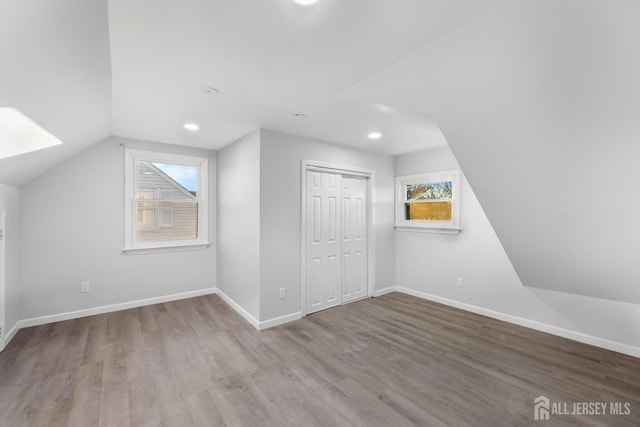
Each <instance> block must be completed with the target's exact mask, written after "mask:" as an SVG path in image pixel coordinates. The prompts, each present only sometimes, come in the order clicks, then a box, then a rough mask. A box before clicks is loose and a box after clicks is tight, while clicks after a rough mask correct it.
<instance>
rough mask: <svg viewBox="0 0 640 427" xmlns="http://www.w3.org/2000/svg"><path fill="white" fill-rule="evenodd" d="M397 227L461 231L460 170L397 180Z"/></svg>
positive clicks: (445, 231) (403, 177)
mask: <svg viewBox="0 0 640 427" xmlns="http://www.w3.org/2000/svg"><path fill="white" fill-rule="evenodd" d="M395 205H396V228H398V229H401V230H416V231H432V232H442V233H457V232H458V231H460V170H458V169H455V170H448V171H441V172H433V173H423V174H418V175H409V176H399V177H397V178H396V203H395Z"/></svg>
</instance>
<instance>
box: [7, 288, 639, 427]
mask: <svg viewBox="0 0 640 427" xmlns="http://www.w3.org/2000/svg"><path fill="white" fill-rule="evenodd" d="M538 395H545V396H547V397H548V398H550V399H551V400H552V401H564V402H568V404H569V405H571V404H572V402H580V401H587V402H590V401H604V402H618V401H621V402H629V403H630V404H631V411H632V413H631V414H630V415H628V416H625V417H621V416H609V417H605V416H590V417H586V416H557V415H556V416H554V415H552V416H551V419H550V421H547V422H545V423H544V425H588V426H596V425H621V426H638V425H640V359H636V358H633V357H629V356H625V355H621V354H618V353H613V352H610V351H606V350H602V349H598V348H595V347H591V346H588V345H584V344H580V343H576V342H573V341H568V340H565V339H562V338H559V337H554V336H551V335H547V334H544V333H540V332H536V331H532V330H529V329H525V328H521V327H518V326H514V325H511V324H507V323H503V322H499V321H496V320H493V319H489V318H486V317H482V316H478V315H474V314H470V313H467V312H463V311H460V310H456V309H453V308H450V307H447V306H443V305H440V304H436V303H432V302H428V301H424V300H421V299H417V298H414V297H410V296H407V295H403V294H398V293H393V294H389V295H385V296H383V297H379V298H374V299H369V300H363V301H359V302H356V303H353V304H349V305H347V306H343V307H339V308H336V309H332V310H328V311H324V312H320V313H316V314H314V315H311V316H308V317H307V318H306V319H303V320H300V321H297V322H293V323H290V324H287V325H283V326H280V327H277V328H272V329H268V330H266V331H262V332H259V331H256V330H255V329H253V327H251V326H250V325H248V324H247V323H246V322H245V321H244V320H243V319H242V318H241V317H240V316H238V315H237V314H236V313H235V312H233V310H232V309H231V308H230V307H228V306H227V305H226V304H225V303H224V302H223V301H222V300H221V299H220V298H219V297H218V296H215V295H209V296H204V297H198V298H193V299H188V300H182V301H176V302H170V303H165V304H159V305H154V306H149V307H142V308H137V309H132V310H126V311H121V312H117V313H110V314H104V315H99V316H93V317H88V318H83V319H77V320H70V321H65V322H59V323H55V324H49V325H43V326H37V327H33V328H28V329H23V330H21V331H20V332H19V333H18V334H17V335H16V337H15V338H14V339H13V341H12V342H11V344H10V345H9V346H8V347H7V348H6V349H5V351H4V352H2V353H0V425H2V426H11V427H13V426H47V427H50V426H81V427H84V426H130V425H131V426H159V425H162V426H171V427H175V426H191V425H196V426H224V425H227V426H261V425H264V426H375V425H389V426H405V425H406V426H409V425H424V426H445V425H446V426H514V425H536V422H534V420H533V399H534V398H535V397H537V396H538Z"/></svg>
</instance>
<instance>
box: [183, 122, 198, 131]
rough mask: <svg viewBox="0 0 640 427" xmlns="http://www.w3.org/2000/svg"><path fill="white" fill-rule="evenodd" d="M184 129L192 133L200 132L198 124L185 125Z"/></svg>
mask: <svg viewBox="0 0 640 427" xmlns="http://www.w3.org/2000/svg"><path fill="white" fill-rule="evenodd" d="M184 128H185V129H186V130H188V131H190V132H198V131H199V130H200V126H198V125H197V124H196V123H185V124H184Z"/></svg>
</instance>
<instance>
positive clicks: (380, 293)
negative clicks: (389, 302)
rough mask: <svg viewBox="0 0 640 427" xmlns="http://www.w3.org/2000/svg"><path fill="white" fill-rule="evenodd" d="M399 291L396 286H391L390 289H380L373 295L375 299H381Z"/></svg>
mask: <svg viewBox="0 0 640 427" xmlns="http://www.w3.org/2000/svg"><path fill="white" fill-rule="evenodd" d="M396 291H397V289H396V287H395V286H389V287H388V288H384V289H378V290H377V291H375V292H374V293H373V297H374V298H375V297H381V296H382V295H386V294H389V293H391V292H396Z"/></svg>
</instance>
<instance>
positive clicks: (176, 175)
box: [152, 163, 198, 196]
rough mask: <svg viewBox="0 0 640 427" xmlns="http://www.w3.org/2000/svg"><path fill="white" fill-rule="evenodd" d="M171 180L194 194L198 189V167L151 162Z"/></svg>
mask: <svg viewBox="0 0 640 427" xmlns="http://www.w3.org/2000/svg"><path fill="white" fill-rule="evenodd" d="M152 165H153V166H155V167H156V168H158V169H160V170H161V171H162V172H164V173H165V174H166V175H167V176H168V177H170V178H171V179H172V180H174V181H175V182H177V183H178V184H180V186H181V187H184V188H185V189H186V190H187V191H189V192H190V193H192V194H193V195H194V196H195V195H196V192H197V191H198V168H197V167H196V166H189V165H176V164H169V163H152Z"/></svg>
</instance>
